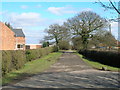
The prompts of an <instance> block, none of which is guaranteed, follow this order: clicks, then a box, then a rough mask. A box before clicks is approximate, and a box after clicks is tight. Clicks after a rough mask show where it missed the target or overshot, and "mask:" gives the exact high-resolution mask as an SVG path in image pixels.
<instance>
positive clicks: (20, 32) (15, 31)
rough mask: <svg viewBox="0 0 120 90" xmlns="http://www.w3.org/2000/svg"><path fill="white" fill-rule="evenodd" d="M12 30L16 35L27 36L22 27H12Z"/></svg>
mask: <svg viewBox="0 0 120 90" xmlns="http://www.w3.org/2000/svg"><path fill="white" fill-rule="evenodd" d="M12 31H13V32H14V33H15V36H16V37H25V35H24V33H23V31H22V29H12Z"/></svg>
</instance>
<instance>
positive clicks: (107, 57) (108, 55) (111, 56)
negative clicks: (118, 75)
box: [79, 50, 120, 67]
mask: <svg viewBox="0 0 120 90" xmlns="http://www.w3.org/2000/svg"><path fill="white" fill-rule="evenodd" d="M79 53H80V54H82V55H84V56H85V57H86V58H89V59H90V60H93V61H96V62H100V63H102V64H106V65H110V66H114V67H120V65H119V63H120V53H119V52H112V51H94V50H80V51H79Z"/></svg>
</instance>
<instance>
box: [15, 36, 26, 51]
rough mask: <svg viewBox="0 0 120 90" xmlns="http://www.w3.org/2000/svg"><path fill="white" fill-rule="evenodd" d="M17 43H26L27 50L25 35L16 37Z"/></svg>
mask: <svg viewBox="0 0 120 90" xmlns="http://www.w3.org/2000/svg"><path fill="white" fill-rule="evenodd" d="M15 39H16V44H24V48H23V49H24V50H25V37H16V38H15Z"/></svg>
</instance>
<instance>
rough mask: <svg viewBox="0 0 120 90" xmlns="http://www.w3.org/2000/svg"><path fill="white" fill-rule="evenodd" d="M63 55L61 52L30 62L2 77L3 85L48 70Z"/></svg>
mask: <svg viewBox="0 0 120 90" xmlns="http://www.w3.org/2000/svg"><path fill="white" fill-rule="evenodd" d="M61 55H62V53H60V52H55V53H50V54H48V55H47V56H44V57H42V58H40V59H37V60H34V61H31V62H28V63H26V64H25V66H24V67H23V68H21V69H19V70H15V71H12V72H10V73H8V74H7V75H5V76H4V77H2V85H5V84H8V83H11V82H12V81H13V80H15V79H22V78H24V76H30V75H35V74H38V73H40V72H43V71H44V70H46V69H48V68H49V67H50V65H52V64H54V63H55V62H56V61H57V59H58V58H59V57H60V56H61Z"/></svg>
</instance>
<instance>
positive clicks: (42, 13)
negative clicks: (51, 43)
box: [0, 0, 118, 44]
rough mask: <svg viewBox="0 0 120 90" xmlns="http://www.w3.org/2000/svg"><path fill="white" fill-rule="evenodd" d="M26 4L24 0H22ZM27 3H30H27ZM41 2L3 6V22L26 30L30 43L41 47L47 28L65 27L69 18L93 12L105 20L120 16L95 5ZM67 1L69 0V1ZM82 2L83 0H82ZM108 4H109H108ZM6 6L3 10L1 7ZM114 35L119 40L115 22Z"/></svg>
mask: <svg viewBox="0 0 120 90" xmlns="http://www.w3.org/2000/svg"><path fill="white" fill-rule="evenodd" d="M21 1H22V0H21ZM25 1H26V2H25ZM42 1H44V2H42ZM42 1H41V2H36V1H30V0H29V2H28V0H24V1H23V2H17V0H16V2H15V1H14V0H11V2H10V0H9V2H8V1H7V0H4V1H2V3H0V4H2V5H0V21H2V22H10V24H11V25H12V26H13V27H14V28H22V29H23V32H24V34H25V36H26V44H38V43H39V42H40V41H41V40H42V39H43V38H44V36H45V35H46V33H45V31H44V30H45V29H46V28H48V27H49V25H51V24H55V23H58V24H60V25H62V23H63V22H65V21H66V20H67V19H68V18H72V17H74V16H75V15H77V14H78V13H80V12H82V11H93V12H95V13H97V14H98V15H100V16H101V17H103V18H107V19H112V18H116V17H117V13H116V12H114V11H112V10H105V9H104V8H102V7H101V6H100V5H99V4H95V3H94V2H87V1H88V0H84V1H86V2H74V1H75V0H69V1H72V2H45V0H42ZM66 1H67V0H66ZM81 1H82V0H81ZM94 1H95V0H94ZM106 4H107V2H106ZM1 6H2V7H1ZM111 25H112V34H113V35H114V36H115V38H116V39H117V38H118V23H117V22H111Z"/></svg>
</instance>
